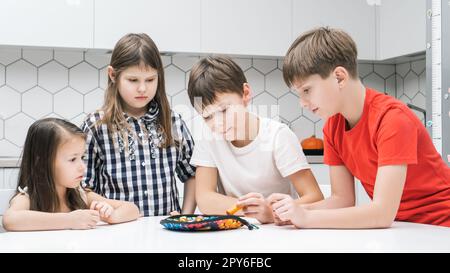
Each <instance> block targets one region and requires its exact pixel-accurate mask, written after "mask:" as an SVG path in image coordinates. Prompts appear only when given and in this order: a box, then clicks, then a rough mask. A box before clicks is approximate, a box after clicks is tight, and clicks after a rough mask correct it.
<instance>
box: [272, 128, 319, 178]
mask: <svg viewBox="0 0 450 273" xmlns="http://www.w3.org/2000/svg"><path fill="white" fill-rule="evenodd" d="M274 145H275V147H274V151H273V152H274V158H275V164H276V166H277V168H278V170H279V171H280V173H281V175H282V176H283V177H287V176H289V175H291V174H293V173H295V172H298V171H300V170H303V169H310V168H311V167H310V166H309V164H308V161H307V160H306V157H305V154H304V153H303V150H302V148H301V146H300V142H299V140H298V139H297V136H296V135H295V134H294V132H292V131H291V130H290V129H289V128H288V127H287V126H283V127H282V128H281V129H280V130H279V131H278V132H277V135H276V136H275V144H274Z"/></svg>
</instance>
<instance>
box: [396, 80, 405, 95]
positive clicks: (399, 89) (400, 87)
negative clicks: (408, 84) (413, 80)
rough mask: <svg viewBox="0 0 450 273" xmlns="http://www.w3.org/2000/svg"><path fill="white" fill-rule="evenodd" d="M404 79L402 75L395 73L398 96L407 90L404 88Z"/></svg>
mask: <svg viewBox="0 0 450 273" xmlns="http://www.w3.org/2000/svg"><path fill="white" fill-rule="evenodd" d="M403 83H404V80H403V78H402V77H401V76H400V75H395V89H396V90H397V98H400V96H402V95H403V94H404V92H405V89H404V88H403V85H404V84H403Z"/></svg>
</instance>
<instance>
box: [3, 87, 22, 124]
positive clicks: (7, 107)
mask: <svg viewBox="0 0 450 273" xmlns="http://www.w3.org/2000/svg"><path fill="white" fill-rule="evenodd" d="M0 97H1V99H0V118H3V119H6V118H9V117H11V116H13V115H15V114H17V113H18V112H20V103H21V100H20V94H19V93H17V92H16V91H14V90H13V89H11V88H10V87H8V86H3V87H1V88H0Z"/></svg>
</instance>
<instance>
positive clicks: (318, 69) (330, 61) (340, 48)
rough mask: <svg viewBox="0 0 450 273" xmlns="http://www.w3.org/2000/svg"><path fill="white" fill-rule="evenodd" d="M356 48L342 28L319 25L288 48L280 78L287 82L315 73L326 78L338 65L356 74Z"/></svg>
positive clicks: (353, 76) (355, 76)
mask: <svg viewBox="0 0 450 273" xmlns="http://www.w3.org/2000/svg"><path fill="white" fill-rule="evenodd" d="M357 55H358V51H357V48H356V44H355V42H354V41H353V39H352V38H351V37H350V36H349V35H348V34H347V33H345V32H344V31H342V30H339V29H332V28H328V27H320V28H316V29H313V30H310V31H308V32H305V33H304V34H302V35H301V36H300V37H298V38H297V39H296V40H295V41H294V43H293V44H292V45H291V47H290V48H289V49H288V51H287V53H286V56H285V58H284V62H283V78H284V81H285V82H286V84H287V85H288V86H292V84H293V82H294V81H296V80H304V79H305V78H307V77H309V76H311V75H314V74H319V75H320V76H321V77H322V79H325V78H327V77H328V76H329V75H330V73H331V72H332V71H333V70H334V69H335V68H336V67H337V66H342V67H344V68H345V69H347V71H348V72H349V74H350V76H351V77H352V78H354V79H355V78H357V76H358V68H357V63H356V59H357Z"/></svg>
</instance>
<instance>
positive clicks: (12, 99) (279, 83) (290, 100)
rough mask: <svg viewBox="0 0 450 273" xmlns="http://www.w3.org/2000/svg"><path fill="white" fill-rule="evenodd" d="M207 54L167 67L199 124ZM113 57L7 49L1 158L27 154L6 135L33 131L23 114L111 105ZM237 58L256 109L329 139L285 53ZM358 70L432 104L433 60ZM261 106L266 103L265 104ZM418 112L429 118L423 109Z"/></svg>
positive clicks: (185, 112)
mask: <svg viewBox="0 0 450 273" xmlns="http://www.w3.org/2000/svg"><path fill="white" fill-rule="evenodd" d="M202 57H203V56H187V55H182V54H179V55H164V56H162V57H161V58H162V61H163V64H164V66H165V69H166V88H167V95H168V99H169V101H170V102H171V105H172V108H173V109H174V111H176V112H179V113H180V114H181V115H182V116H183V118H184V119H185V121H186V123H187V124H189V125H188V126H193V125H195V124H196V122H194V120H195V115H196V112H194V111H193V115H192V116H193V118H191V113H190V110H192V107H191V106H190V102H189V99H188V97H187V92H186V88H187V82H188V78H189V73H190V69H191V67H192V65H193V64H194V63H195V62H196V61H197V60H198V59H200V58H202ZM52 58H53V59H52ZM109 58H110V54H104V53H101V52H96V51H92V50H91V51H90V50H88V51H87V52H83V51H81V50H70V49H68V50H65V49H56V50H54V51H53V50H52V49H41V48H24V49H21V48H8V49H0V156H2V155H4V156H14V155H20V152H21V149H20V146H21V145H23V143H19V142H22V141H23V139H22V140H19V141H17V140H14V143H13V142H12V139H9V138H3V139H2V137H3V136H6V135H8V136H9V137H10V138H14V139H17V138H15V135H16V134H21V132H20V131H21V130H22V131H26V130H25V129H23V128H22V129H20V128H19V129H16V128H15V127H14V126H13V125H12V124H14V121H16V120H18V121H19V123H21V124H26V123H27V122H31V120H33V119H37V118H41V117H42V116H45V117H48V116H52V117H59V118H66V119H69V120H71V121H72V122H73V123H75V124H76V125H80V124H79V123H81V121H82V120H83V119H84V117H85V114H86V113H89V112H92V111H95V109H97V108H98V107H100V106H101V104H102V103H103V93H104V91H103V90H104V89H106V88H107V74H106V73H107V72H106V71H107V70H106V67H107V64H108V63H109ZM233 60H234V61H235V62H236V63H237V64H238V65H239V66H240V67H241V68H242V70H243V71H245V75H246V77H247V80H248V82H249V83H250V85H251V87H252V91H253V100H252V104H251V105H250V106H249V110H250V111H252V112H255V113H257V114H259V115H262V116H267V117H270V118H272V119H277V120H279V121H280V122H283V123H286V124H288V125H290V126H291V128H292V129H293V130H294V131H295V132H296V134H297V135H299V138H305V137H309V136H310V135H312V134H314V133H315V134H316V135H317V136H318V137H322V127H323V123H324V122H323V120H321V119H320V118H319V117H316V116H314V115H313V114H312V113H310V112H308V110H302V109H301V107H300V104H299V101H298V98H297V95H296V94H295V91H292V90H289V88H288V87H287V86H286V84H285V83H284V81H283V76H282V66H283V59H273V60H272V59H261V58H252V57H250V58H245V57H234V58H233ZM68 68H70V69H68ZM69 71H70V76H69ZM358 73H359V76H360V77H361V78H362V81H363V83H364V84H367V85H368V86H370V87H373V88H375V89H378V90H379V91H382V92H383V91H385V92H387V93H388V94H389V95H391V96H397V97H398V98H399V99H400V100H401V101H403V102H405V103H406V102H409V103H412V104H414V105H417V106H419V107H424V105H425V101H426V98H425V97H426V72H425V59H422V60H418V61H413V62H406V63H403V64H397V65H395V64H392V65H391V64H379V63H378V64H375V63H367V62H365V63H359V64H358ZM69 80H70V85H69ZM36 84H37V85H38V86H36ZM69 86H70V87H69ZM71 87H73V89H72V88H71ZM49 92H50V93H49ZM20 93H23V94H20ZM51 93H53V95H52V94H51ZM81 93H85V95H82V94H81ZM52 101H53V103H52ZM267 105H269V106H267ZM260 106H263V107H266V109H265V110H262V109H258V107H260ZM21 111H22V112H23V113H21ZM302 115H303V116H302ZM417 115H418V116H419V118H421V117H420V115H421V114H420V113H417ZM197 116H198V114H197ZM200 119H201V118H200ZM421 119H422V118H421ZM10 120H13V122H11V121H10ZM7 122H8V126H6V123H7ZM199 124H202V125H204V124H203V123H202V122H199ZM21 126H22V127H24V126H25V127H26V125H21ZM193 129H195V128H193ZM9 130H11V132H9ZM199 132H201V130H199ZM191 133H193V134H194V133H195V132H191ZM22 138H23V137H22ZM19 139H20V138H19ZM16 143H17V144H16Z"/></svg>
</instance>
